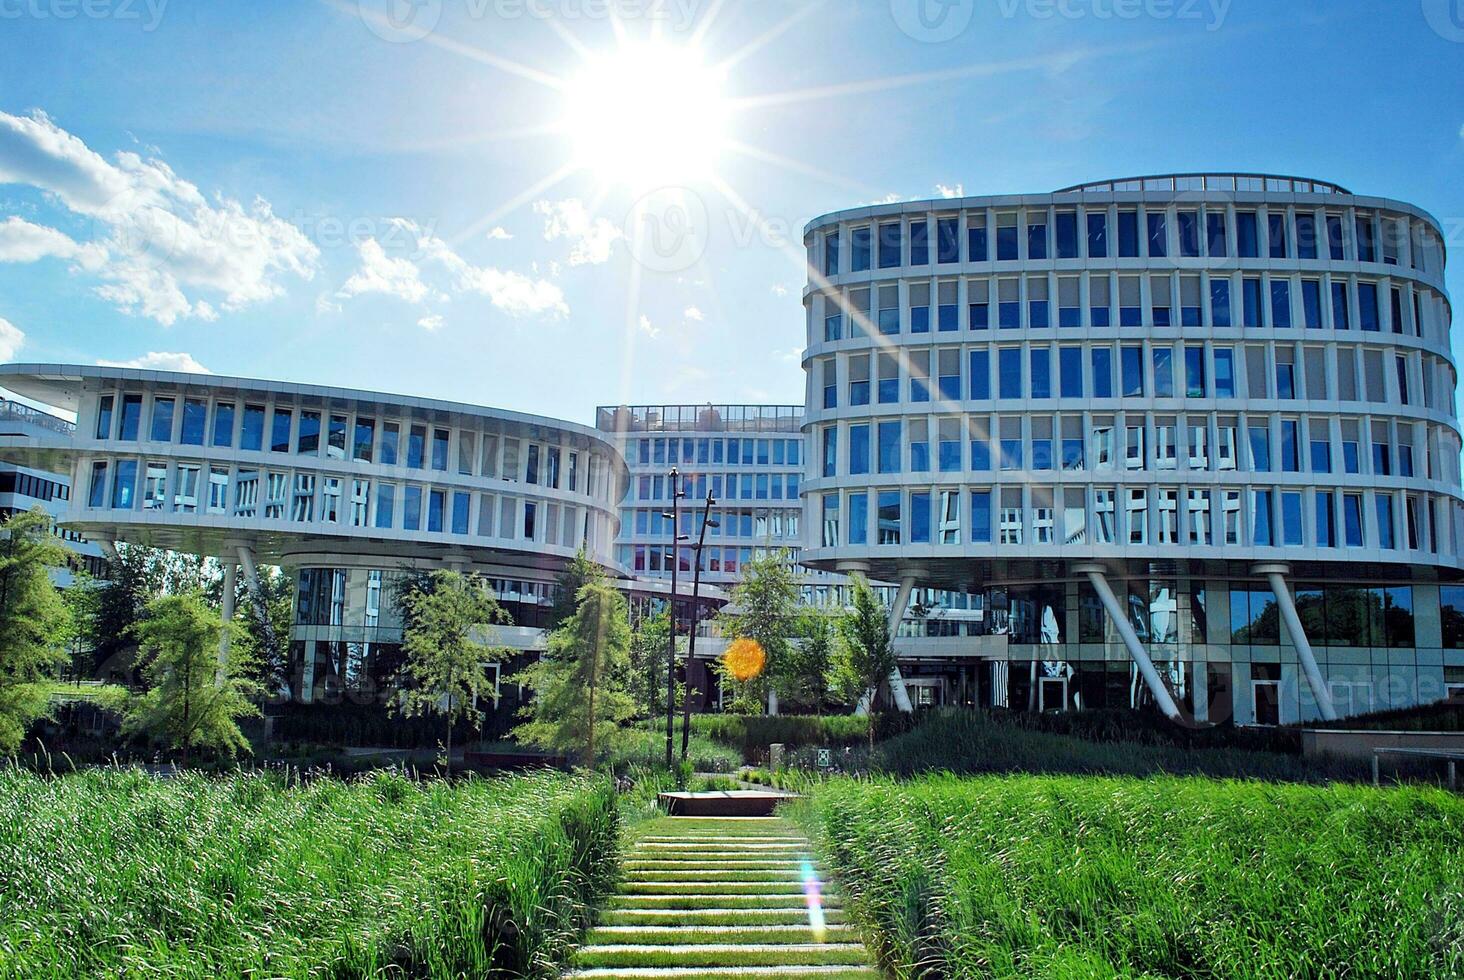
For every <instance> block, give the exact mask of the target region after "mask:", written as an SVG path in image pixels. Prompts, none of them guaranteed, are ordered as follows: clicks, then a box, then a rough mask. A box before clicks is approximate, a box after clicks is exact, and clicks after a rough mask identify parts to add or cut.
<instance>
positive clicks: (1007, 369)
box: [996, 347, 1022, 399]
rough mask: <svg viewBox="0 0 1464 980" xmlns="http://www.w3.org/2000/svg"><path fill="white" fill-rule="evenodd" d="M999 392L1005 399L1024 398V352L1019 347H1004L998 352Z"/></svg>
mask: <svg viewBox="0 0 1464 980" xmlns="http://www.w3.org/2000/svg"><path fill="white" fill-rule="evenodd" d="M996 371H997V378H998V388H997V391H998V393H999V395H1000V397H1002V398H1003V399H1018V398H1021V397H1022V350H1021V348H1019V347H1003V348H1002V349H1001V350H1000V351H998V352H997V361H996Z"/></svg>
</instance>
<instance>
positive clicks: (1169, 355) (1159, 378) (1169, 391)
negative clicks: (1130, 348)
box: [1154, 347, 1174, 398]
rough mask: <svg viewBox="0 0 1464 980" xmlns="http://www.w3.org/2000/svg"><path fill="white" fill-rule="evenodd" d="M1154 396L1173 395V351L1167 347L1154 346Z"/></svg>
mask: <svg viewBox="0 0 1464 980" xmlns="http://www.w3.org/2000/svg"><path fill="white" fill-rule="evenodd" d="M1154 397H1155V398H1173V397H1174V351H1173V350H1171V349H1170V348H1168V347H1155V348H1154Z"/></svg>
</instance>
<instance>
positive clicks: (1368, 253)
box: [1357, 214, 1378, 262]
mask: <svg viewBox="0 0 1464 980" xmlns="http://www.w3.org/2000/svg"><path fill="white" fill-rule="evenodd" d="M1377 260H1378V251H1377V244H1376V242H1375V241H1374V238H1373V223H1372V215H1369V214H1359V215H1358V216H1357V261H1359V262H1376V261H1377Z"/></svg>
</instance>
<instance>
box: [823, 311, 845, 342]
mask: <svg viewBox="0 0 1464 980" xmlns="http://www.w3.org/2000/svg"><path fill="white" fill-rule="evenodd" d="M843 339H844V318H843V317H842V316H840V315H839V314H837V313H831V314H829V315H828V316H826V317H824V342H825V343H830V342H832V341H835V340H843Z"/></svg>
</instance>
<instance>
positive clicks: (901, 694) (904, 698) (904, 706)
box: [890, 575, 915, 715]
mask: <svg viewBox="0 0 1464 980" xmlns="http://www.w3.org/2000/svg"><path fill="white" fill-rule="evenodd" d="M914 590H915V576H914V575H906V576H905V577H904V578H902V579H900V588H899V591H897V592H896V593H895V602H894V605H892V606H890V645H891V646H892V647H893V646H894V644H895V638H896V637H898V636H899V635H900V623H901V622H902V621H903V620H904V618H905V610H906V609H908V608H909V607H910V593H911V592H913V591H914ZM890 697H891V698H893V699H894V702H895V707H896V708H898V709H900V710H901V711H903V712H905V714H907V715H908V714H909V713H910V712H912V711H914V710H915V707H914V705H912V704H911V703H910V692H909V691H908V690H906V689H905V678H904V677H903V676H902V675H901V674H900V666H899V664H896V665H895V669H894V670H892V671H890Z"/></svg>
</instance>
